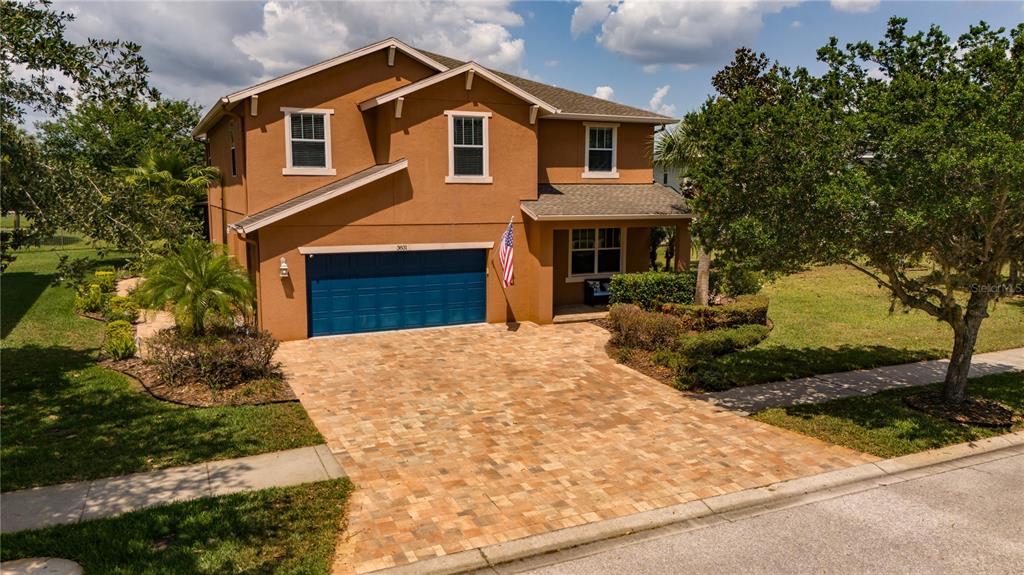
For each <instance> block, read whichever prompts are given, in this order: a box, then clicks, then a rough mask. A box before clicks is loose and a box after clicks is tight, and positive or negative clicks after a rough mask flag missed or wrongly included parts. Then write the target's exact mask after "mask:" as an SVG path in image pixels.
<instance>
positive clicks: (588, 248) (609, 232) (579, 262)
mask: <svg viewBox="0 0 1024 575" xmlns="http://www.w3.org/2000/svg"><path fill="white" fill-rule="evenodd" d="M623 254H624V252H623V250H622V228H578V229H573V230H570V232H569V276H570V277H596V276H609V275H611V274H614V273H618V272H621V271H622V268H623V261H622V260H623Z"/></svg>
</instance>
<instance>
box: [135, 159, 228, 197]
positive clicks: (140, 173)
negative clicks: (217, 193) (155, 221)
mask: <svg viewBox="0 0 1024 575" xmlns="http://www.w3.org/2000/svg"><path fill="white" fill-rule="evenodd" d="M115 172H116V173H118V174H120V175H121V176H122V177H123V178H124V179H125V181H126V182H128V183H129V184H133V185H140V186H147V187H149V188H151V189H152V190H153V192H154V195H156V196H158V197H161V198H172V197H180V198H182V199H187V200H191V201H193V202H195V201H201V200H203V199H205V198H206V190H207V188H208V187H209V186H210V184H212V183H214V182H217V181H219V180H220V170H218V169H217V168H215V167H213V166H197V165H194V164H190V163H188V161H186V160H185V158H183V157H182V156H181V155H180V154H178V153H177V152H175V151H173V150H171V151H161V150H151V151H150V152H149V153H148V154H146V155H145V156H143V159H142V162H141V163H140V164H139V165H138V166H136V167H134V168H119V169H116V170H115Z"/></svg>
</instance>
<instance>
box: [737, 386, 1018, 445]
mask: <svg viewBox="0 0 1024 575" xmlns="http://www.w3.org/2000/svg"><path fill="white" fill-rule="evenodd" d="M929 387H930V388H932V389H938V388H939V387H940V386H938V385H934V386H927V387H924V388H910V389H894V390H889V391H883V392H881V393H878V394H876V395H871V396H867V397H849V398H845V399H837V400H834V401H829V402H826V403H819V404H813V405H798V406H794V407H789V408H774V409H766V410H764V411H762V412H759V413H756V414H754V415H752V416H751V417H753V418H754V419H756V420H758V421H763V422H765V423H770V424H772V425H777V426H779V427H785V428H786V429H791V430H793V431H796V432H798V433H803V434H805V435H810V436H812V437H817V438H818V439H821V440H823V441H827V442H829V443H835V444H838V445H843V446H846V447H849V448H851V449H856V450H857V451H863V452H865V453H871V454H873V455H877V456H879V457H886V458H888V457H897V456H900V455H906V454H908V453H916V452H918V451H924V450H926V449H935V448H938V447H943V446H945V445H951V444H954V443H963V442H965V441H972V440H976V439H981V438H985V437H991V436H994V435H1000V434H1003V433H1006V430H1003V429H992V428H985V427H973V426H967V425H960V424H956V423H952V422H948V421H945V420H942V419H938V418H935V417H931V416H929V415H925V414H924V413H921V412H919V411H916V410H913V409H910V408H909V407H907V406H906V405H904V404H903V401H902V398H903V397H904V396H905V395H908V394H912V393H920V392H921V391H923V390H924V389H928V388H929ZM968 390H969V393H970V394H971V395H973V396H976V397H984V398H987V399H992V400H995V401H998V402H1000V403H1002V404H1003V405H1005V406H1007V407H1009V408H1011V409H1013V410H1014V411H1015V412H1016V413H1017V414H1018V416H1021V417H1024V373H1020V372H1018V373H1009V374H999V375H989V376H986V377H981V378H978V379H975V380H972V381H971V383H970V386H969V388H968ZM1022 428H1024V425H1022V424H1021V423H1020V420H1019V419H1018V423H1017V424H1016V425H1015V429H1022Z"/></svg>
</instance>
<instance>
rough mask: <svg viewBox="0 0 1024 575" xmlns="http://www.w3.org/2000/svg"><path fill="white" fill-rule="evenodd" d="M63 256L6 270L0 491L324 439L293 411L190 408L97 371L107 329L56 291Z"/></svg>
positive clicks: (30, 256) (36, 255) (68, 293)
mask: <svg viewBox="0 0 1024 575" xmlns="http://www.w3.org/2000/svg"><path fill="white" fill-rule="evenodd" d="M76 253H77V255H79V256H83V255H92V256H93V257H95V254H94V253H93V252H84V251H79V252H76ZM59 256H60V252H47V251H27V252H24V253H20V254H19V255H18V259H17V260H16V261H15V262H14V263H13V264H12V266H11V267H10V268H9V269H8V270H7V271H5V272H4V277H3V281H4V297H3V298H2V300H0V304H2V308H3V309H2V314H0V319H2V324H3V338H2V341H0V356H2V361H0V378H2V380H3V406H2V410H0V422H2V423H0V425H2V426H3V442H2V444H0V457H2V462H3V463H2V465H3V483H2V489H3V491H12V490H17V489H24V488H27V487H34V486H38V485H49V484H54V483H63V482H67V481H78V480H85V479H96V478H100V477H109V476H113V475H123V474H127V473H135V472H140V471H151V470H154V469H161V468H166V467H174V466H178V465H187V464H191V463H199V462H202V461H208V460H215V459H228V458H233V457H243V456H247V455H256V454H259V453H267V452H271V451H278V450H282V449H292V448H295V447H305V446H308V445H316V444H319V443H322V442H323V438H322V437H321V436H320V434H319V433H318V432H317V430H316V428H315V427H314V426H313V424H312V422H311V421H310V420H309V417H308V416H307V415H306V412H305V411H304V410H303V409H302V406H301V405H299V404H298V403H294V402H292V403H279V404H270V405H242V406H231V407H210V408H202V409H199V408H186V407H181V406H178V405H172V404H170V403H167V402H164V401H157V400H155V399H153V398H151V397H150V396H149V395H148V394H144V393H142V392H141V391H140V390H139V388H138V387H137V384H135V383H133V382H132V381H131V380H130V379H129V378H127V377H125V376H124V375H121V374H120V373H118V372H116V371H113V370H111V369H108V368H105V367H103V366H101V365H98V364H97V356H98V353H99V350H100V348H101V346H102V342H103V337H104V330H105V328H104V325H103V324H101V323H100V322H97V321H93V320H90V319H85V318H83V317H81V316H78V315H76V314H75V313H74V300H75V295H76V294H75V290H74V289H72V288H70V287H67V286H64V285H54V283H53V280H54V279H55V275H56V265H57V261H58V258H59ZM5 539H6V538H5Z"/></svg>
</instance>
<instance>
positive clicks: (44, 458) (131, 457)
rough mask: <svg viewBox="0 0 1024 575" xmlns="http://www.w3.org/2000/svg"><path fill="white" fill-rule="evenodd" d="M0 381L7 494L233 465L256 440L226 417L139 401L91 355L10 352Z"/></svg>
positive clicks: (31, 348) (56, 350)
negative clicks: (228, 460)
mask: <svg viewBox="0 0 1024 575" xmlns="http://www.w3.org/2000/svg"><path fill="white" fill-rule="evenodd" d="M2 378H3V382H4V399H3V403H4V407H3V412H2V419H3V429H4V444H3V466H4V474H3V490H4V491H9V490H16V489H22V488H25V487H29V486H31V485H45V484H51V483H62V482H67V481H75V480H81V479H92V478H96V477H106V476H113V475H122V474H125V473H133V472H138V471H146V470H149V469H153V468H157V467H166V466H168V465H169V464H170V465H177V464H183V463H189V462H194V461H205V460H211V459H220V458H223V457H225V456H228V457H231V456H234V455H235V454H236V453H237V452H238V451H239V448H240V446H245V445H246V444H247V443H257V442H258V441H259V438H256V437H253V435H252V432H251V430H246V429H243V428H240V427H239V425H237V423H238V421H237V419H233V418H232V417H231V416H230V415H229V414H228V412H227V411H226V410H224V409H216V408H213V409H197V408H183V407H177V406H171V405H169V404H166V403H162V402H159V401H156V400H154V399H151V398H149V397H146V396H143V395H141V394H140V393H138V391H137V390H136V389H135V388H134V387H133V384H132V383H131V382H130V381H129V380H128V379H127V378H125V377H124V376H122V375H121V374H119V373H116V372H114V371H111V370H108V369H105V368H102V367H98V366H96V365H95V363H94V358H93V356H92V354H91V353H90V352H87V351H80V350H73V349H69V348H63V347H41V346H36V345H26V346H22V347H18V348H13V349H5V350H4V352H3V370H2ZM231 409H234V410H235V411H234V412H232V413H233V414H235V413H241V412H240V411H238V408H231ZM258 413H263V412H252V414H253V415H252V417H253V419H256V418H257V417H259V416H258V415H257V414H258Z"/></svg>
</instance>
